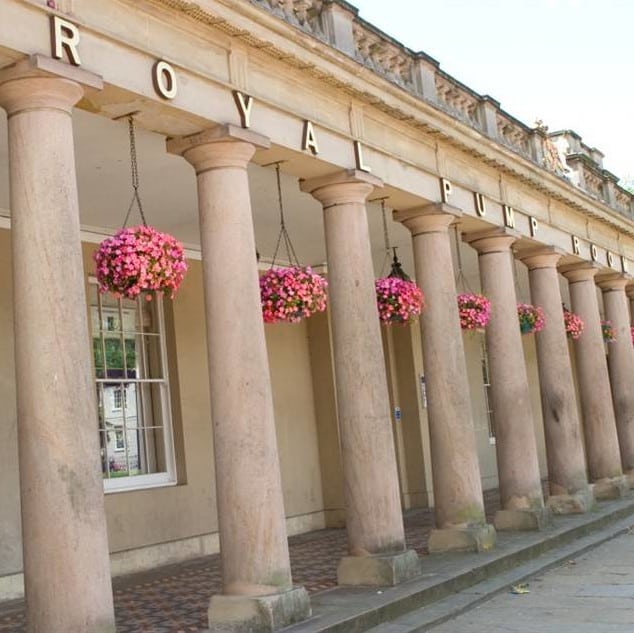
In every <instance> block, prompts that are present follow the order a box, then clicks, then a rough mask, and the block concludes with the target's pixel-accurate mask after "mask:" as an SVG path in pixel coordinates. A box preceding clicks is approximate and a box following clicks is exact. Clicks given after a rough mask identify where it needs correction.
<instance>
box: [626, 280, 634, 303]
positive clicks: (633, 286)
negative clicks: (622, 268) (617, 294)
mask: <svg viewBox="0 0 634 633" xmlns="http://www.w3.org/2000/svg"><path fill="white" fill-rule="evenodd" d="M625 294H627V296H628V297H629V298H630V299H634V282H632V281H630V285H629V286H626V288H625Z"/></svg>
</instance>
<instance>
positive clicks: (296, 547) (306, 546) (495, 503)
mask: <svg viewBox="0 0 634 633" xmlns="http://www.w3.org/2000/svg"><path fill="white" fill-rule="evenodd" d="M1 1H2V0H0V2H1ZM484 499H485V505H486V510H487V515H488V517H489V519H491V518H492V517H493V515H494V513H495V511H496V509H497V508H498V507H499V496H498V491H497V490H490V491H487V492H485V496H484ZM404 519H405V535H406V540H407V543H408V546H409V547H411V548H413V549H415V550H416V552H418V554H419V555H420V556H426V555H427V553H428V552H427V538H428V536H429V533H430V531H431V527H432V523H433V511H432V510H430V509H428V508H425V509H419V510H414V511H409V512H407V513H406V514H405V517H404ZM289 549H290V556H291V567H292V573H293V580H294V582H295V583H296V584H298V585H303V586H304V587H306V589H307V590H308V591H309V592H310V593H311V594H315V593H318V592H320V591H324V590H326V589H332V588H333V587H335V586H336V585H337V564H338V562H339V559H340V558H341V557H342V556H343V555H344V554H345V553H346V551H347V542H346V531H345V530H343V529H328V530H319V531H316V532H311V533H308V534H303V535H299V536H294V537H291V538H290V539H289ZM113 585H114V587H113V588H114V602H115V614H116V619H117V632H118V633H204V632H205V631H207V608H208V606H209V598H210V596H211V595H212V594H214V593H219V592H220V590H221V576H220V559H219V556H218V555H214V556H206V557H204V558H198V559H195V560H191V561H186V562H183V563H180V564H178V565H171V566H169V567H162V568H158V569H155V570H152V571H150V572H146V573H141V574H134V575H131V576H128V577H122V578H115V579H114V582H113ZM25 628H26V627H25V613H24V604H23V602H22V601H17V602H14V603H11V604H7V603H4V604H1V603H0V633H24V631H25Z"/></svg>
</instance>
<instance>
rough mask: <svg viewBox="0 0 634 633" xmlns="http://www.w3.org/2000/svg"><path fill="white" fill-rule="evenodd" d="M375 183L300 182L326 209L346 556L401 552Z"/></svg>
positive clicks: (362, 178) (363, 179) (359, 177)
mask: <svg viewBox="0 0 634 633" xmlns="http://www.w3.org/2000/svg"><path fill="white" fill-rule="evenodd" d="M377 185H379V186H380V181H378V180H377V179H375V178H372V177H370V176H368V175H366V174H363V173H362V172H344V173H341V174H335V175H334V176H330V177H325V178H320V179H315V180H312V181H306V182H304V183H302V189H303V190H304V191H307V192H309V193H311V194H312V195H313V196H314V197H315V198H317V199H318V200H319V201H320V202H321V203H322V205H323V209H324V227H325V234H326V251H327V257H328V283H329V299H330V314H331V319H332V335H333V348H334V365H335V379H336V389H337V409H338V414H339V426H340V434H341V452H342V463H343V474H344V494H345V501H346V527H347V531H348V545H349V550H350V554H351V557H350V558H354V557H367V556H376V555H395V554H396V555H400V554H402V553H403V552H405V533H404V528H403V517H402V513H401V505H400V499H399V488H398V473H397V465H396V454H395V450H394V439H393V435H392V430H391V415H390V410H389V397H388V390H387V379H386V371H385V359H384V355H383V347H382V343H381V332H380V324H379V319H378V314H377V307H376V292H375V288H374V268H373V264H372V253H371V249H370V236H369V230H368V220H367V212H366V206H365V200H366V198H367V196H368V195H369V194H370V193H371V192H372V191H373V189H374V187H375V186H377ZM412 555H413V553H412ZM416 564H417V561H416ZM347 566H350V568H352V567H355V561H351V562H350V561H346V560H345V559H344V561H342V565H340V568H339V580H340V582H345V583H355V584H356V583H357V580H358V582H361V578H360V577H359V578H358V579H355V577H354V576H355V573H352V574H347V573H346V572H345V568H346V567H347ZM356 567H357V568H358V564H357V565H356ZM343 575H345V576H346V578H345V579H344V578H343V577H342V576H343ZM402 579H404V578H400V579H394V580H395V581H398V580H402Z"/></svg>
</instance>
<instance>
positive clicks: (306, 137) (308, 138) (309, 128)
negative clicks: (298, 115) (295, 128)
mask: <svg viewBox="0 0 634 633" xmlns="http://www.w3.org/2000/svg"><path fill="white" fill-rule="evenodd" d="M302 149H304V150H306V149H309V150H310V151H311V152H312V153H313V155H314V156H317V154H319V146H318V145H317V139H316V138H315V130H314V129H313V124H312V122H311V121H304V133H303V134H302Z"/></svg>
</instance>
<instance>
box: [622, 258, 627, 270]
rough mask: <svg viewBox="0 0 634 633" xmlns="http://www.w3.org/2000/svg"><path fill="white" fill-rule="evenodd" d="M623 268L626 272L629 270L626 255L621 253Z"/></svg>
mask: <svg viewBox="0 0 634 633" xmlns="http://www.w3.org/2000/svg"><path fill="white" fill-rule="evenodd" d="M621 270H622V271H623V272H624V273H626V272H627V259H625V256H624V255H621Z"/></svg>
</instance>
